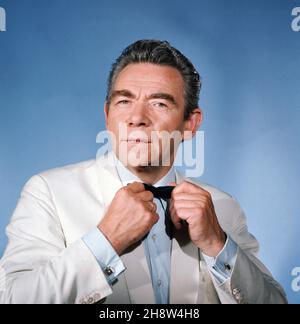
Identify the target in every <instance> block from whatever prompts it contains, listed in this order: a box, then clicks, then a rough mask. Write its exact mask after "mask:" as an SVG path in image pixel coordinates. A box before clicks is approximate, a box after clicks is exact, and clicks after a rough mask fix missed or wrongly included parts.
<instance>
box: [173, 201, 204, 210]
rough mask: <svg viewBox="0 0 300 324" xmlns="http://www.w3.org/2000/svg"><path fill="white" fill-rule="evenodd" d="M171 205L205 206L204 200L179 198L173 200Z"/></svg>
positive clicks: (186, 206) (182, 206)
mask: <svg viewBox="0 0 300 324" xmlns="http://www.w3.org/2000/svg"><path fill="white" fill-rule="evenodd" d="M173 206H174V208H175V209H178V208H197V207H205V201H201V200H199V199H198V200H187V199H181V200H176V201H174V203H173Z"/></svg>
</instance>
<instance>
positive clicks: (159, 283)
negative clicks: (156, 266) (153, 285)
mask: <svg viewBox="0 0 300 324" xmlns="http://www.w3.org/2000/svg"><path fill="white" fill-rule="evenodd" d="M157 285H158V287H160V286H161V280H160V279H158V280H157Z"/></svg>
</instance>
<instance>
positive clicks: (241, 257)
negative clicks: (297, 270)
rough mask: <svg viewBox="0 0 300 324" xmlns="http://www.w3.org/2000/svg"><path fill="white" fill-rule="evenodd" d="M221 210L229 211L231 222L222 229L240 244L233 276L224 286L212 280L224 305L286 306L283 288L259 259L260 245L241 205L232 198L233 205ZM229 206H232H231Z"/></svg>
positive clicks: (219, 205) (219, 206)
mask: <svg viewBox="0 0 300 324" xmlns="http://www.w3.org/2000/svg"><path fill="white" fill-rule="evenodd" d="M216 205H217V208H216V212H217V210H218V209H219V208H227V209H228V208H229V210H227V214H228V215H231V216H232V218H231V220H232V222H233V224H232V223H231V224H230V225H229V223H226V222H224V224H221V226H222V227H223V229H224V230H225V231H226V232H227V233H228V234H229V235H230V236H231V238H232V239H233V240H234V241H235V242H236V243H237V245H238V251H237V258H236V261H235V265H234V268H233V271H232V274H231V277H230V278H229V279H228V280H227V281H226V282H225V283H223V284H222V285H220V284H218V283H217V281H216V280H215V278H214V277H213V276H211V277H212V280H213V283H214V286H215V288H216V291H217V293H218V296H219V299H220V301H221V302H222V303H235V304H236V303H238V304H246V303H248V304H284V303H287V299H286V295H285V292H284V290H283V289H282V287H281V286H280V285H279V284H278V283H277V282H276V281H275V280H274V279H273V277H272V275H271V273H270V272H269V271H268V270H267V268H266V267H265V266H264V265H263V264H262V263H261V262H260V261H259V260H258V259H257V257H256V256H257V253H258V250H259V245H258V242H257V240H256V239H255V238H254V237H253V236H252V235H251V234H250V233H249V232H248V228H247V224H246V218H245V215H244V213H243V211H242V209H241V208H240V206H239V204H238V203H237V202H236V201H235V200H234V199H232V198H231V203H230V204H228V202H227V203H226V207H225V204H224V205H223V206H222V202H220V203H217V204H216ZM228 206H229V207H228Z"/></svg>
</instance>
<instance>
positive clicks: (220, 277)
mask: <svg viewBox="0 0 300 324" xmlns="http://www.w3.org/2000/svg"><path fill="white" fill-rule="evenodd" d="M237 250H238V246H237V244H236V243H235V242H234V241H233V240H232V238H231V237H230V236H229V235H227V239H226V243H225V245H224V247H223V249H222V251H221V252H220V253H219V254H218V255H217V256H216V257H210V256H207V255H205V254H204V253H202V254H203V257H204V260H205V262H206V264H207V265H208V268H209V270H210V272H211V273H212V274H213V275H214V277H215V278H216V279H217V281H218V283H219V284H220V285H222V284H223V283H224V282H225V281H226V280H228V279H229V278H230V277H231V274H232V272H233V269H234V265H235V262H236V258H237Z"/></svg>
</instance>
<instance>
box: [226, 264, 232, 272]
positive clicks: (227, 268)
mask: <svg viewBox="0 0 300 324" xmlns="http://www.w3.org/2000/svg"><path fill="white" fill-rule="evenodd" d="M224 267H225V270H226V271H231V266H230V264H228V263H225V264H224Z"/></svg>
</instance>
